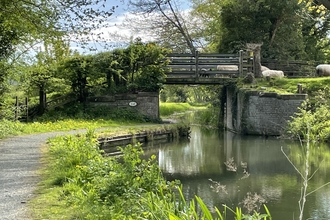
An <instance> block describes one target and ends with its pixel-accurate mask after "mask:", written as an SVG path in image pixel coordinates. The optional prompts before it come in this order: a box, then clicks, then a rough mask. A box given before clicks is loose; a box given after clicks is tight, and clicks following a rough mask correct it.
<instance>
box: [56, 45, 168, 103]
mask: <svg viewBox="0 0 330 220" xmlns="http://www.w3.org/2000/svg"><path fill="white" fill-rule="evenodd" d="M167 53H168V51H167V50H166V49H164V48H161V47H159V46H157V45H155V44H153V43H147V44H144V43H142V42H141V41H140V40H139V39H137V40H136V41H135V42H134V43H132V44H131V45H130V46H128V47H127V48H125V49H116V50H114V51H112V52H103V53H99V54H96V55H79V54H75V55H74V56H72V57H69V58H67V59H66V60H65V61H64V62H63V63H62V65H61V67H60V68H58V75H61V76H62V78H65V79H66V81H67V83H68V84H70V86H71V88H72V91H73V92H74V93H75V94H76V95H77V97H78V100H79V101H80V102H85V101H86V99H87V97H88V96H93V95H94V96H95V95H102V94H104V93H112V94H116V93H126V92H133V93H134V92H141V91H142V92H158V91H159V90H160V88H162V83H163V82H164V80H165V70H164V68H162V67H163V66H164V65H166V64H167V62H166V61H164V58H165V56H166V54H167Z"/></svg>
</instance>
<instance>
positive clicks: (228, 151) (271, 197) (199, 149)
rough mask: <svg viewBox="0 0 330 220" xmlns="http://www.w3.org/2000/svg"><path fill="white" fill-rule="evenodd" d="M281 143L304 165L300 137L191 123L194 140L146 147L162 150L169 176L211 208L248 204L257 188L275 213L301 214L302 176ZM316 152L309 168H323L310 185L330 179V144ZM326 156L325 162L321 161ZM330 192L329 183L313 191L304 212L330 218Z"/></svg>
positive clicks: (275, 216)
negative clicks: (244, 132) (221, 129)
mask: <svg viewBox="0 0 330 220" xmlns="http://www.w3.org/2000/svg"><path fill="white" fill-rule="evenodd" d="M281 147H283V150H284V151H285V153H286V154H287V155H288V156H289V158H290V159H291V160H292V161H293V162H294V163H295V164H296V166H297V168H299V169H300V168H301V167H302V166H303V151H302V149H303V148H302V147H301V146H300V144H299V143H296V142H292V141H288V140H278V139H276V138H271V137H270V138H267V139H266V138H264V137H259V136H239V135H235V134H233V133H230V132H224V133H222V132H221V133H219V132H218V131H216V130H206V129H202V128H200V127H197V126H196V127H192V133H191V139H190V141H185V140H183V141H178V142H174V143H171V144H164V145H163V146H161V147H160V148H159V149H158V151H155V149H154V148H149V149H152V152H151V151H149V150H146V151H145V152H146V154H151V153H153V154H156V155H157V157H158V161H159V166H160V168H161V169H162V170H163V172H164V174H165V176H166V178H168V179H179V180H181V182H182V183H183V193H184V195H185V196H186V197H187V198H188V199H189V198H193V197H194V195H198V196H200V197H201V198H202V199H203V200H204V202H205V203H206V204H207V205H208V207H210V208H212V207H214V206H216V207H218V208H221V207H222V205H223V204H226V205H228V206H230V207H235V206H238V205H239V206H242V205H243V201H244V200H246V198H247V194H248V193H252V194H251V195H254V194H255V193H256V194H257V195H260V196H261V197H262V198H264V199H265V200H266V201H267V207H268V208H269V210H270V211H271V213H272V216H273V219H297V218H298V216H299V207H298V200H299V198H300V187H301V182H302V181H301V177H300V175H299V174H298V173H297V172H296V170H295V169H294V168H293V166H292V165H291V164H290V162H289V161H288V160H287V158H286V157H285V156H284V154H283V153H282V152H281ZM311 155H312V156H313V158H312V159H311V161H312V164H313V166H312V170H311V171H310V172H311V173H313V172H314V171H315V170H316V169H317V168H318V167H320V169H318V170H317V172H316V173H315V175H314V177H313V178H312V179H311V181H310V183H309V186H310V188H309V191H312V190H313V189H316V188H318V187H319V186H321V185H323V184H325V183H327V182H329V181H330V177H329V175H327V172H326V171H327V170H328V169H329V167H330V163H329V162H328V161H329V158H330V156H329V157H328V155H330V153H329V148H328V146H317V148H314V150H313V152H312V153H311ZM324 158H325V159H324ZM230 159H233V161H234V162H235V164H236V165H237V171H236V172H231V171H228V170H227V169H226V166H225V164H224V163H225V162H226V161H229V160H230ZM321 161H323V163H321V166H319V164H320V162H321ZM241 163H243V164H244V163H246V164H247V169H246V170H247V172H248V173H249V174H250V175H249V177H248V178H244V177H245V175H244V174H243V171H244V168H242V167H241V166H240V165H241ZM210 179H212V180H213V181H215V182H216V183H217V184H214V182H211V181H210ZM211 186H213V189H212V188H211ZM329 198H330V186H326V187H324V188H322V189H320V190H318V191H317V192H315V193H313V194H311V195H309V196H308V197H307V204H306V208H305V215H304V216H305V217H306V219H307V218H308V217H310V219H330V208H329V207H330V199H329ZM250 202H251V201H250Z"/></svg>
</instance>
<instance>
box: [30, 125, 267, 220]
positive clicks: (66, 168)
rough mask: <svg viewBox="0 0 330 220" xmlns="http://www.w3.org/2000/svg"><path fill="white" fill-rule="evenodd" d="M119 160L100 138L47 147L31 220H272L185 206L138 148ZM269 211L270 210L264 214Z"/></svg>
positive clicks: (194, 203)
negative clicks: (105, 152)
mask: <svg viewBox="0 0 330 220" xmlns="http://www.w3.org/2000/svg"><path fill="white" fill-rule="evenodd" d="M122 152H123V155H122V156H121V157H103V156H102V155H101V152H100V151H99V149H98V144H97V141H96V135H95V133H94V132H93V131H91V130H90V131H88V132H87V133H86V135H83V136H81V135H80V136H79V137H78V136H62V137H56V138H54V139H51V140H50V141H49V147H47V148H44V159H45V161H44V163H45V169H44V170H43V172H42V179H43V181H42V183H41V184H40V186H39V190H38V191H37V197H35V198H34V199H33V200H32V201H31V203H30V207H31V210H32V211H31V215H32V219H91V220H92V219H148V220H152V219H155V220H156V219H157V220H162V219H173V220H180V219H183V220H188V219H195V220H198V219H210V220H213V219H225V218H226V217H225V216H226V212H232V213H231V214H232V215H234V216H235V219H247V218H248V219H252V220H253V219H260V217H263V218H262V219H270V218H269V216H270V215H269V213H268V214H265V215H260V214H259V213H254V214H253V216H247V215H244V214H242V210H241V209H240V208H237V209H236V210H230V209H228V208H225V209H224V210H223V211H220V210H219V209H217V208H215V210H216V212H215V213H213V214H212V213H211V212H210V210H209V208H208V207H206V205H205V204H204V202H203V201H202V200H201V198H199V197H197V196H196V198H195V199H194V200H191V201H186V199H185V198H184V196H183V194H182V192H181V190H180V185H179V182H177V181H176V182H167V181H166V180H165V179H164V178H163V176H162V173H161V170H160V168H159V167H158V165H157V162H156V157H155V156H151V157H150V158H149V159H147V160H144V159H141V157H140V156H141V155H142V154H143V151H142V149H141V146H140V145H136V146H132V145H128V146H127V147H125V148H122ZM266 212H268V210H267V209H266Z"/></svg>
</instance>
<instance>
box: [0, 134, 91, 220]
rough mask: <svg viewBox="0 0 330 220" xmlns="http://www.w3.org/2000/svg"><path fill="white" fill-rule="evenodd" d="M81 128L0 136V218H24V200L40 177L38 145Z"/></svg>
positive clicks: (26, 213)
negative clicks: (9, 136)
mask: <svg viewBox="0 0 330 220" xmlns="http://www.w3.org/2000/svg"><path fill="white" fill-rule="evenodd" d="M83 132H85V130H76V131H69V132H51V133H44V134H35V135H24V136H17V137H12V138H7V139H4V140H0V219H1V220H28V219H31V218H30V217H29V213H28V210H27V204H28V203H29V201H30V199H31V198H32V196H33V192H34V190H35V189H36V187H37V184H38V182H39V180H40V177H39V175H38V172H37V171H38V170H39V169H40V168H41V160H40V159H41V146H42V145H43V144H44V143H45V142H46V140H47V139H48V138H51V137H55V136H56V135H64V134H76V133H83Z"/></svg>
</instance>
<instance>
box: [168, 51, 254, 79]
mask: <svg viewBox="0 0 330 220" xmlns="http://www.w3.org/2000/svg"><path fill="white" fill-rule="evenodd" d="M168 59H169V61H170V63H169V65H168V66H167V67H166V68H167V69H168V73H167V77H169V78H171V77H172V78H173V77H180V76H181V77H195V78H199V77H205V76H207V77H232V76H235V77H238V76H240V77H241V76H244V75H245V73H247V72H252V71H253V56H250V55H249V54H248V53H245V52H243V51H240V52H239V53H238V54H215V53H209V54H206V53H199V52H198V51H197V52H196V53H195V54H190V53H172V54H169V55H168Z"/></svg>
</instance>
